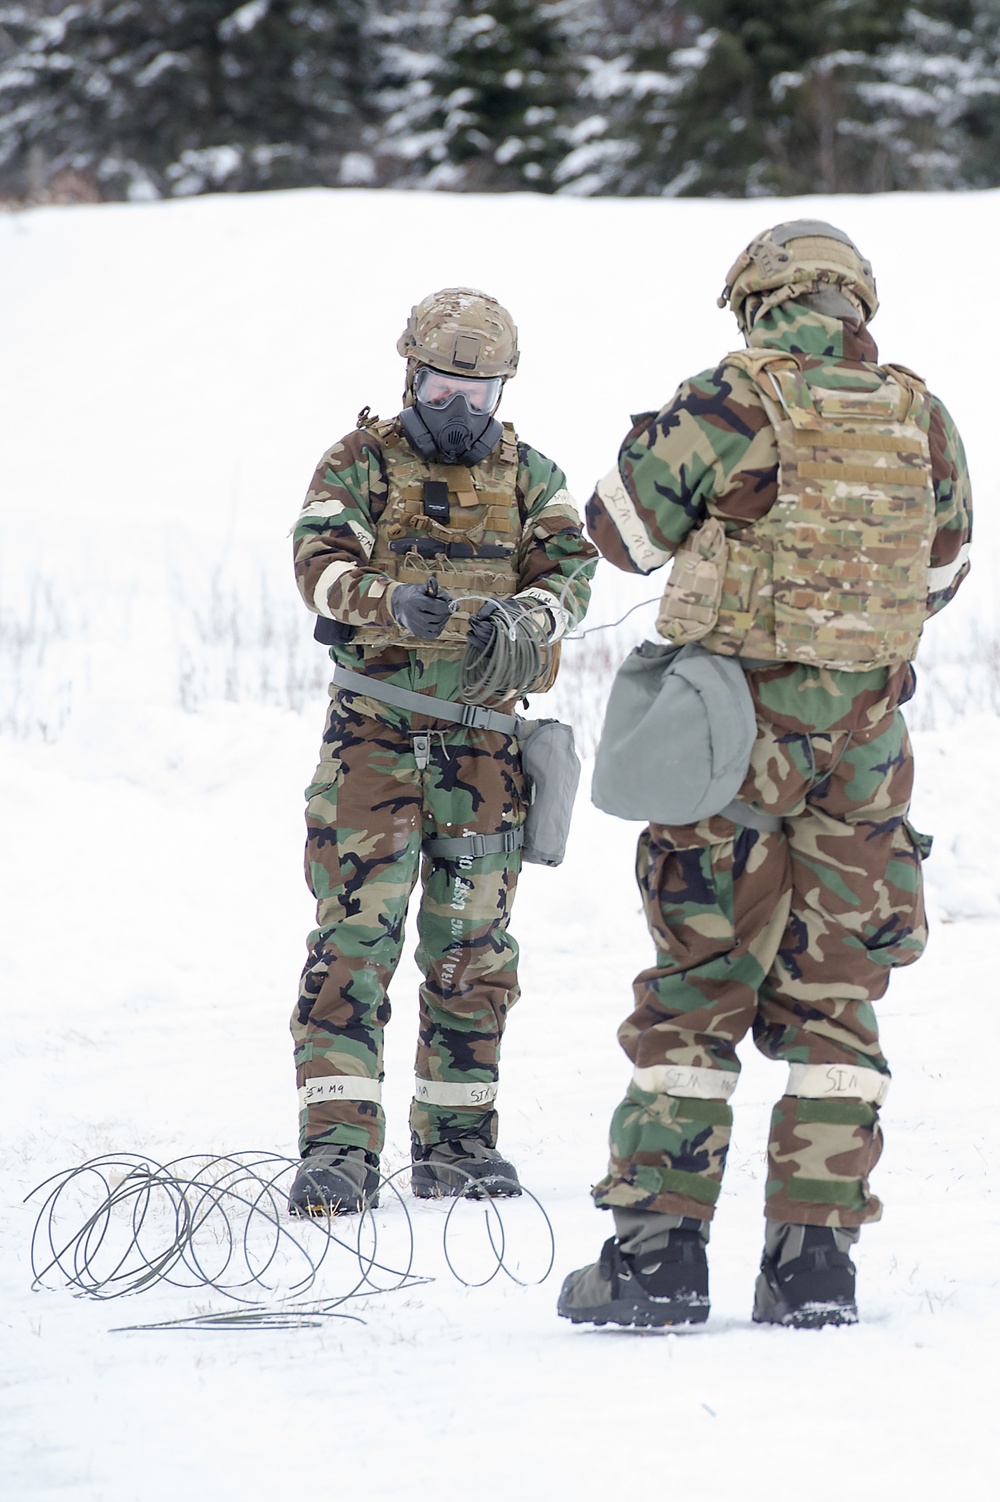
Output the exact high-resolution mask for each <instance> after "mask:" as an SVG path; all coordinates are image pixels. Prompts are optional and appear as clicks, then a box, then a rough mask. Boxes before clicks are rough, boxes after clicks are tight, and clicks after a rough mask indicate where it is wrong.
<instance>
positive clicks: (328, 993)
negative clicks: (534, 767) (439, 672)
mask: <svg viewBox="0 0 1000 1502" xmlns="http://www.w3.org/2000/svg"><path fill="white" fill-rule="evenodd" d="M359 703H363V704H364V705H366V706H367V707H369V708H370V707H371V701H368V700H359V699H358V697H357V696H356V695H352V694H348V693H342V692H338V693H337V695H336V697H335V698H334V699H333V700H332V702H331V706H330V711H329V715H328V718H327V725H326V731H325V734H324V737H323V747H322V757H321V760H320V763H319V766H318V767H317V768H316V772H315V774H314V777H313V781H312V783H311V784H310V786H309V788H308V789H307V799H308V802H307V809H306V825H307V831H308V838H307V844H306V880H307V882H308V884H309V887H310V890H311V891H312V893H313V895H314V896H315V897H316V899H317V926H316V928H315V929H314V931H313V932H312V933H311V934H310V935H309V938H308V958H307V961H306V966H305V969H304V970H303V972H302V981H301V988H300V996H299V1001H298V1005H297V1006H296V1009H295V1012H294V1014H293V1017H292V1035H293V1038H294V1041H295V1063H296V1072H297V1083H298V1086H299V1089H300V1100H301V1101H302V1107H301V1112H300V1122H301V1133H300V1150H303V1151H304V1150H305V1148H306V1147H307V1146H312V1145H314V1144H317V1143H337V1144H340V1145H342V1146H352V1147H364V1148H367V1149H368V1151H370V1152H372V1153H375V1154H378V1153H379V1152H380V1150H381V1148H382V1142H383V1137H384V1131H385V1122H384V1116H383V1113H382V1108H381V1105H380V1104H379V1102H378V1100H377V1099H357V1100H355V1099H344V1098H338V1097H337V1096H336V1094H330V1095H328V1096H327V1097H326V1098H324V1087H325V1086H328V1087H329V1088H330V1089H331V1090H335V1089H336V1087H337V1084H338V1082H343V1081H344V1078H345V1077H347V1081H348V1084H349V1085H353V1084H354V1082H355V1081H357V1080H364V1081H378V1080H381V1078H382V1030H383V1028H384V1027H385V1024H386V1023H387V1022H388V1020H389V1001H388V997H387V990H388V985H389V981H390V979H391V977H392V975H393V973H394V971H395V969H396V965H397V963H398V961H399V956H400V952H401V949H402V945H403V931H404V920H405V916H406V909H407V904H408V902H409V899H410V894H411V892H412V890H413V888H414V886H415V884H416V882H417V879H418V877H420V878H421V881H422V892H421V898H420V905H419V909H418V913H417V930H418V934H419V941H420V942H419V946H418V949H417V962H418V964H419V966H420V968H421V970H422V972H423V975H424V983H423V985H422V986H421V988H420V1003H419V1010H420V1015H419V1028H418V1036H419V1042H418V1046H417V1056H416V1075H417V1078H418V1080H425V1081H426V1080H430V1081H439V1082H447V1083H452V1084H457V1085H460V1086H470V1087H472V1088H471V1089H470V1090H469V1091H468V1092H467V1093H468V1094H469V1095H470V1096H479V1097H481V1104H474V1103H472V1100H471V1099H470V1101H469V1103H468V1104H466V1105H463V1108H462V1109H450V1108H446V1107H444V1106H441V1105H436V1104H433V1103H426V1102H423V1101H419V1100H416V1099H415V1100H414V1103H413V1107H412V1114H411V1127H412V1130H413V1133H414V1135H415V1136H416V1138H417V1140H418V1141H420V1142H421V1143H425V1144H430V1143H435V1142H440V1141H443V1140H445V1139H447V1138H448V1137H449V1136H454V1135H461V1134H463V1133H465V1132H475V1133H478V1134H479V1135H481V1136H483V1137H484V1139H485V1140H487V1141H488V1142H489V1143H490V1145H491V1146H493V1145H495V1142H496V1112H495V1109H494V1107H493V1096H494V1095H495V1082H496V1080H497V1077H498V1073H497V1066H498V1060H499V1051H500V1039H501V1036H502V1034H503V1029H504V1023H505V1020H506V1017H507V1013H508V1011H509V1009H510V1008H511V1007H512V1006H513V1005H514V1002H515V1001H516V1000H517V997H518V994H519V993H518V987H517V953H518V952H517V945H516V944H515V942H514V940H513V938H512V937H511V936H510V934H509V933H508V932H507V924H508V921H509V917H510V908H511V903H512V902H513V898H514V891H515V889H516V886H517V877H518V873H519V871H520V860H521V858H520V853H519V852H518V851H514V852H513V853H511V854H506V855H504V854H499V855H487V856H480V857H470V856H465V857H461V858H459V859H454V860H448V859H441V858H437V857H430V856H426V855H424V856H423V857H421V844H422V841H423V840H424V839H426V838H431V837H433V836H438V835H440V836H456V835H463V834H470V833H477V832H478V833H483V834H492V833H495V832H497V831H500V830H504V829H516V828H518V827H519V826H520V825H521V823H522V822H523V820H524V815H525V812H526V805H525V786H524V779H523V774H522V771H521V761H520V754H519V752H518V749H517V745H516V742H514V741H512V740H511V738H510V737H509V736H506V735H502V734H500V733H499V732H497V731H484V730H465V729H462V728H461V727H452V728H449V729H441V728H440V727H439V726H438V725H437V723H436V722H435V721H434V720H432V719H430V718H428V717H427V716H423V715H414V716H411V717H409V720H410V723H409V724H408V725H407V726H406V727H405V728H404V727H403V725H402V724H401V723H400V718H401V717H398V718H397V719H396V722H395V723H393V721H392V719H389V718H386V717H380V718H377V719H376V718H373V717H372V716H371V715H369V714H367V713H363V712H361V711H360V710H359V709H358V707H357V706H358V704H359ZM390 714H391V711H390ZM425 731H426V732H428V733H429V740H430V745H429V748H428V750H429V761H428V765H427V767H426V768H425V769H424V770H420V769H419V768H418V766H417V759H416V757H415V755H414V745H413V736H414V735H417V734H420V733H422V732H425ZM476 1087H481V1088H479V1089H476ZM302 1092H306V1093H307V1094H311V1095H312V1096H313V1097H314V1099H313V1100H312V1102H309V1101H308V1100H307V1098H306V1095H304V1094H302ZM370 1093H371V1094H372V1095H375V1096H377V1094H378V1092H377V1091H373V1092H370Z"/></svg>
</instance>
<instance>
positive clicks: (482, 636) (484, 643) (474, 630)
mask: <svg viewBox="0 0 1000 1502" xmlns="http://www.w3.org/2000/svg"><path fill="white" fill-rule="evenodd" d="M499 604H500V601H499V600H485V601H484V602H483V604H482V605H480V607H479V609H478V610H477V611H476V613H475V615H474V616H473V617H472V619H471V621H470V622H469V641H470V642H471V643H472V645H473V646H474V647H475V648H476V650H477V652H485V650H486V648H487V647H488V646H489V644H490V642H491V640H492V638H493V628H494V626H495V625H497V624H499V622H494V621H491V620H490V616H491V615H492V614H493V613H494V611H495V610H496V609H497V608H498V606H499Z"/></svg>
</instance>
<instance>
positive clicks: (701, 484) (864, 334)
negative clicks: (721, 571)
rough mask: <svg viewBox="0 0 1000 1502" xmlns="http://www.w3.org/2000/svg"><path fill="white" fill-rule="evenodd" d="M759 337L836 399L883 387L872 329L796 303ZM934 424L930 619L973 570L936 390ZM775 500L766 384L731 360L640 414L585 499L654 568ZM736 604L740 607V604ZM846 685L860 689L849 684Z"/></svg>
mask: <svg viewBox="0 0 1000 1502" xmlns="http://www.w3.org/2000/svg"><path fill="white" fill-rule="evenodd" d="M750 344H751V346H752V347H753V348H754V349H757V350H760V351H761V352H765V351H768V350H774V351H783V352H785V353H789V354H795V355H797V356H799V357H800V359H799V363H800V364H801V367H802V373H803V375H804V376H805V377H806V379H807V380H808V381H809V382H810V383H813V382H815V383H816V384H818V385H822V386H823V387H825V388H827V389H829V391H830V392H831V394H836V392H837V391H838V390H842V391H850V390H852V389H855V388H862V389H874V387H876V386H877V385H878V384H879V383H880V382H881V380H882V379H883V375H884V373H885V368H884V367H878V350H877V348H876V346H875V343H874V341H873V339H872V337H871V335H870V333H869V332H868V330H867V329H865V328H863V327H861V326H860V325H857V324H851V323H842V322H840V320H839V319H836V318H828V317H825V316H824V315H822V314H820V313H816V312H813V311H811V310H808V309H806V308H804V307H801V306H800V305H799V304H797V303H794V302H793V303H788V304H786V305H784V306H782V307H780V308H776V309H774V311H773V312H772V313H770V314H768V315H767V316H766V317H764V318H761V319H759V320H758V322H757V323H756V324H755V325H754V328H753V331H752V333H751V335H750ZM928 421H929V428H928V434H927V437H928V442H929V447H930V465H931V481H932V485H933V489H934V504H935V518H934V535H933V539H932V542H931V550H930V560H929V561H930V570H931V575H930V581H929V590H928V595H927V608H926V614H927V616H928V617H930V616H932V615H934V614H936V613H937V611H938V610H941V609H942V608H943V607H944V606H945V605H946V604H947V603H948V602H949V601H950V600H951V599H952V598H953V597H954V595H955V592H956V590H957V589H958V588H959V586H960V585H961V583H962V580H963V579H964V578H965V576H966V574H967V572H968V563H967V562H966V558H967V553H968V544H969V541H970V538H971V528H972V497H971V492H970V486H969V477H968V471H967V467H966V460H965V452H964V449H963V447H962V441H961V438H960V436H959V434H958V432H957V430H956V428H955V425H954V423H953V422H952V419H951V417H950V416H949V414H948V412H947V411H946V409H945V408H944V406H943V404H942V403H941V402H940V400H939V399H938V398H937V397H932V398H931V402H930V413H929V418H928ZM777 499H778V444H777V439H776V435H775V431H774V428H773V427H772V425H771V423H770V421H769V419H768V415H767V412H766V410H765V408H764V405H763V402H762V400H761V395H760V391H759V388H758V386H757V383H756V382H755V380H754V379H753V378H752V377H751V376H750V375H749V374H748V373H747V372H746V371H745V370H741V369H740V368H739V367H738V366H735V365H732V364H729V363H727V362H726V361H725V360H724V361H723V362H722V363H721V364H720V365H719V366H717V367H716V368H715V369H714V370H707V371H703V372H702V373H701V374H700V375H697V376H695V377H693V378H692V379H691V380H688V381H685V382H684V383H683V384H682V385H681V387H680V388H679V390H678V391H677V393H676V395H675V396H674V397H673V398H672V400H671V401H670V402H668V403H667V405H666V406H665V407H663V408H662V409H661V410H660V411H659V412H655V413H654V412H647V413H644V414H642V415H641V416H640V417H638V418H636V419H635V421H634V425H633V428H632V430H631V432H630V433H629V434H628V435H627V437H626V439H625V442H624V443H623V445H622V448H621V451H620V453H619V457H618V465H617V466H616V468H615V469H614V470H612V471H611V473H610V474H609V475H608V476H607V477H606V478H605V479H604V480H602V481H601V482H600V484H599V485H598V487H597V490H596V492H595V494H594V495H593V496H592V498H591V500H590V502H589V504H588V506H587V529H588V531H589V532H590V535H591V537H592V538H593V539H594V541H595V542H596V543H597V546H598V547H599V548H600V550H601V552H602V553H603V554H604V556H605V557H606V558H608V559H609V561H610V562H612V563H614V564H615V565H616V567H618V568H622V569H626V570H628V571H630V572H633V573H651V572H652V571H653V570H654V569H657V568H660V567H662V565H663V564H665V563H669V562H670V561H671V559H672V558H673V556H674V554H675V552H676V551H677V549H678V547H679V546H680V545H681V544H682V543H683V542H684V541H685V539H686V538H688V536H689V534H691V533H692V532H694V531H696V530H697V529H698V528H700V527H702V526H703V525H704V524H705V523H706V522H707V521H708V520H709V518H710V517H716V518H718V519H720V520H721V522H722V524H723V526H724V529H725V533H726V536H727V538H729V539H730V540H733V539H737V540H738V539H739V537H740V536H741V534H743V533H744V532H745V531H746V529H747V527H748V526H752V525H753V524H754V523H755V522H758V521H760V520H761V518H763V517H765V516H766V515H767V514H768V513H769V512H770V511H771V509H772V507H773V506H774V505H775V504H776V502H777ZM730 603H731V605H732V608H733V609H737V610H738V609H740V608H741V606H740V602H739V601H736V600H734V601H732V602H730ZM754 655H758V654H754ZM759 655H764V654H759ZM768 655H771V656H774V655H776V654H775V653H773V652H772V653H770V654H768ZM789 671H790V672H793V673H794V672H796V671H797V669H796V668H795V667H794V665H793V666H791V667H790V669H789ZM844 692H845V693H846V694H848V695H849V694H850V693H851V692H852V689H851V687H850V685H849V683H847V684H845V687H844Z"/></svg>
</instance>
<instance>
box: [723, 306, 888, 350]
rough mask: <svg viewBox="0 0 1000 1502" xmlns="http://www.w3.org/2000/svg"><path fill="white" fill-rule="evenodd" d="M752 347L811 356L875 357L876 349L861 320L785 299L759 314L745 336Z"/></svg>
mask: <svg viewBox="0 0 1000 1502" xmlns="http://www.w3.org/2000/svg"><path fill="white" fill-rule="evenodd" d="M747 343H748V345H749V346H750V348H751V349H783V350H786V351H787V352H788V354H790V355H791V354H802V355H811V356H812V357H813V359H820V360H823V359H826V360H866V361H869V360H870V361H873V362H874V361H877V360H878V349H877V347H876V345H875V341H874V340H873V338H872V336H871V334H869V332H868V330H867V328H866V327H865V326H864V324H862V323H851V322H848V321H846V320H842V319H840V318H829V317H827V316H826V315H825V314H824V313H814V312H813V310H812V309H811V308H807V307H805V305H804V304H803V303H798V302H786V303H781V304H780V305H779V306H778V307H776V308H772V309H771V310H770V312H769V313H765V314H764V316H763V318H759V319H758V320H757V322H756V323H755V324H754V326H753V328H752V329H751V330H750V336H749V338H748V340H747Z"/></svg>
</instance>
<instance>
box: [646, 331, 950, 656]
mask: <svg viewBox="0 0 1000 1502" xmlns="http://www.w3.org/2000/svg"><path fill="white" fill-rule="evenodd" d="M726 363H727V364H729V365H736V366H738V367H739V368H740V369H742V370H744V371H745V372H746V374H747V375H749V376H750V377H751V379H752V380H753V381H754V383H755V385H756V386H757V390H758V394H759V396H760V399H761V401H762V403H763V406H764V409H765V411H766V413H767V416H768V418H769V420H770V422H771V425H772V427H773V428H774V432H775V440H776V444H777V449H778V497H777V500H776V502H775V504H774V505H773V506H772V507H771V509H770V510H769V511H768V512H767V514H766V515H765V516H764V517H762V518H761V519H760V520H759V521H757V522H754V523H751V524H750V525H749V526H746V527H743V528H740V529H739V530H738V531H736V532H735V533H732V534H731V535H730V536H729V537H727V539H726V544H725V564H724V571H723V574H722V579H721V586H720V581H719V579H718V576H717V575H716V576H715V577H714V578H713V579H707V578H703V577H702V575H704V573H705V561H704V560H705V557H706V554H709V553H712V552H713V551H714V550H713V549H712V548H706V547H705V546H703V545H700V544H699V537H700V533H696V534H694V535H693V537H692V538H691V539H689V540H688V541H687V542H686V543H685V544H684V546H683V547H682V548H681V549H678V553H677V562H676V564H675V575H676V580H677V583H676V585H675V582H674V581H675V575H672V576H671V580H670V582H669V583H668V586H667V591H666V594H665V596H664V608H663V611H661V617H660V622H659V623H658V624H659V625H660V629H661V630H662V631H663V633H664V635H668V636H673V637H674V639H675V640H692V639H695V640H700V641H701V642H702V645H703V646H705V647H707V648H708V649H709V650H710V651H715V652H722V653H725V654H727V655H729V654H734V653H737V654H740V655H743V656H752V657H759V658H764V659H767V660H770V661H778V662H801V663H809V664H811V665H814V666H817V667H829V668H841V669H846V670H848V671H851V670H853V671H858V672H860V671H864V670H865V669H868V668H872V667H878V666H885V665H888V664H890V663H894V662H905V661H911V660H912V659H913V657H914V656H915V655H916V650H917V644H918V642H919V640H920V633H921V630H922V628H923V624H924V620H925V619H926V605H927V588H928V569H929V567H930V551H931V543H932V541H933V537H934V531H935V515H934V489H933V484H932V480H931V462H930V444H929V439H928V430H929V426H930V411H931V407H930V397H929V396H928V394H927V391H926V388H925V387H924V385H923V383H922V382H921V381H920V379H919V377H917V376H914V375H913V374H912V372H910V371H908V370H905V369H904V368H903V367H899V366H891V365H889V366H875V365H869V366H866V367H865V375H866V376H868V377H869V378H871V379H872V382H873V384H872V386H871V388H870V389H868V390H858V389H848V388H845V387H833V386H826V385H821V384H818V383H817V382H816V377H817V376H819V377H823V378H829V377H831V376H832V377H833V378H834V379H838V378H839V379H842V380H845V381H853V382H856V381H857V380H858V371H857V367H856V366H853V365H851V366H848V365H847V364H846V363H844V364H838V362H830V364H829V365H824V366H823V367H822V368H821V369H819V370H814V369H810V371H809V373H808V378H807V375H806V373H805V372H804V371H803V369H802V366H801V363H800V360H799V358H797V357H796V356H793V355H788V354H785V353H783V352H781V351H772V350H760V351H758V350H746V351H740V352H739V353H738V354H735V355H731V356H729V357H728V358H727V361H726ZM863 378H864V377H862V379H863ZM719 526H720V521H719V519H718V518H711V519H710V521H709V522H708V523H707V524H706V528H704V529H702V530H711V529H714V530H713V531H712V541H713V543H714V542H715V541H716V540H717V535H716V534H717V532H718V529H719ZM699 560H700V561H699ZM699 569H700V570H701V573H700V574H699ZM692 581H696V583H697V588H698V590H699V591H700V594H699V598H698V600H697V601H696V602H695V604H694V605H692V603H691V585H692ZM682 584H683V585H686V586H687V591H686V593H685V592H684V591H683V590H682V589H680V586H681V585H682ZM713 593H714V598H713V597H712V595H713ZM673 596H677V597H678V598H677V602H676V604H675V602H674V599H673ZM699 603H700V607H701V608H700V609H698V608H696V607H697V606H698V605H699ZM716 607H717V608H716ZM706 613H708V614H714V616H715V619H714V623H713V624H712V625H711V626H710V627H709V629H708V630H707V631H705V632H703V633H702V634H700V635H697V636H695V635H693V634H692V633H693V631H697V630H698V624H700V620H702V619H704V617H705V615H706ZM696 621H697V622H698V624H695V622H696Z"/></svg>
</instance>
